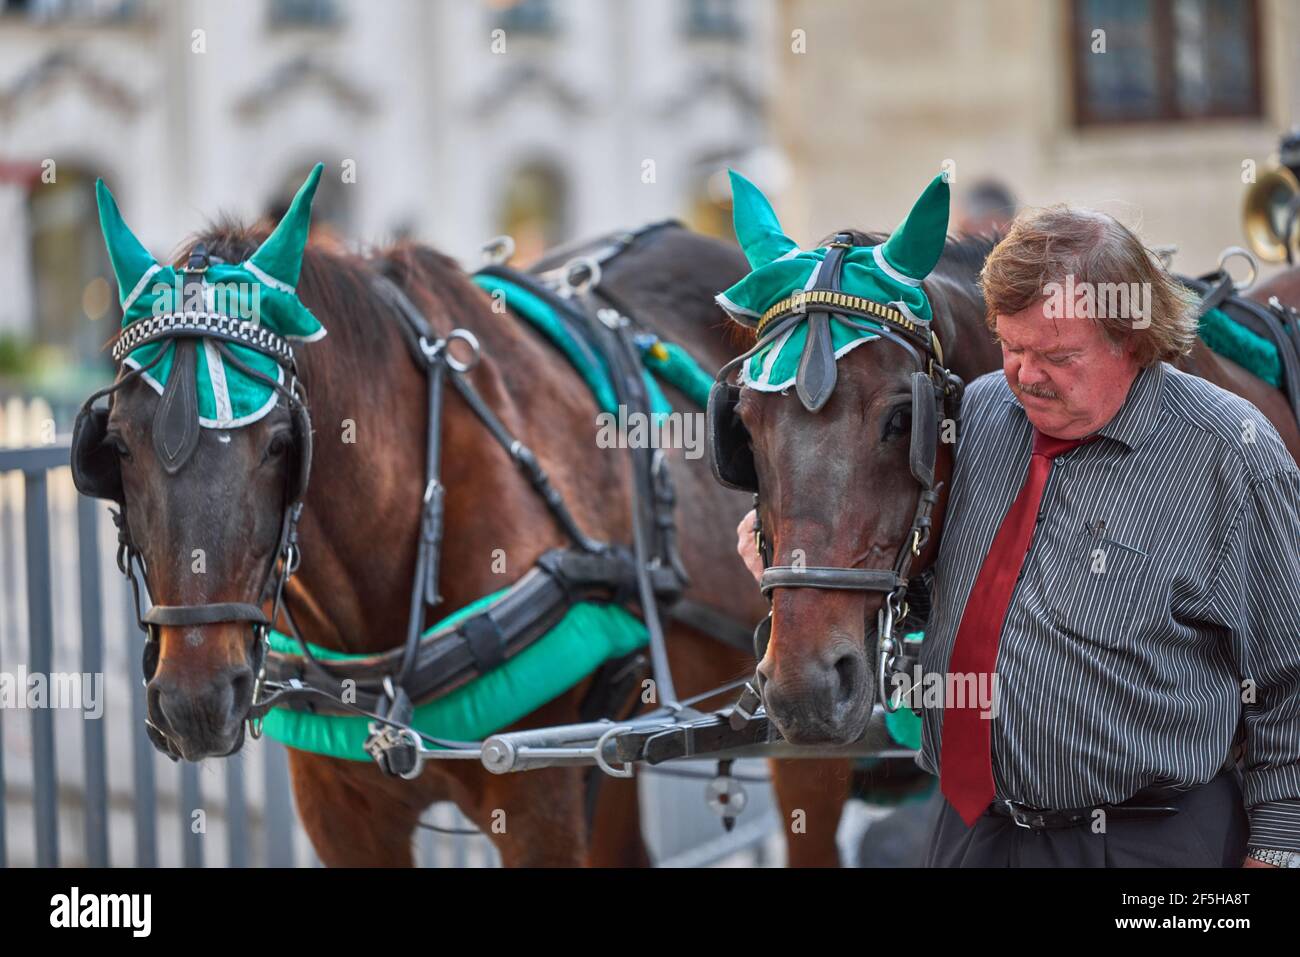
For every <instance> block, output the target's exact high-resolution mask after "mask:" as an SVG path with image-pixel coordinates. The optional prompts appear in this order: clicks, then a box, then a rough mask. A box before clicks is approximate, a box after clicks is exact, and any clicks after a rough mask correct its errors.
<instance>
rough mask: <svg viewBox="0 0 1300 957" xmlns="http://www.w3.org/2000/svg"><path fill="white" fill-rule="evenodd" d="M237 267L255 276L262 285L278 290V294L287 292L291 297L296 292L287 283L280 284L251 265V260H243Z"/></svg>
mask: <svg viewBox="0 0 1300 957" xmlns="http://www.w3.org/2000/svg"><path fill="white" fill-rule="evenodd" d="M239 265H240V266H242V267H243V268H244V269H247V270H248V271H249V272H251V273H252V274H253V275H254V276H256V277H257V281H258V282H260V283H262V284H263V285H266V286H270V287H271V288H272V289H278V290H280V292H287V293H288V294H289V295H291V296H292V295H294V294H295V293H296V292H297V290H296V289H294V287H293V286H290V285H289V284H288V283H283V282H280V280H278V279H276V278H275V277H274V276H272V275H271V274H270V273H268V272H266V271H265V270H262V269H259V268H258V267H257V266H256V265H254V264H253V261H252V260H251V259H245V260H244V261H243V262H242V263H240V264H239Z"/></svg>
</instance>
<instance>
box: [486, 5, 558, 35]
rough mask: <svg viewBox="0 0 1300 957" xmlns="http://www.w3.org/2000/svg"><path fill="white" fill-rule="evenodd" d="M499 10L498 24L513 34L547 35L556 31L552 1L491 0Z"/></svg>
mask: <svg viewBox="0 0 1300 957" xmlns="http://www.w3.org/2000/svg"><path fill="white" fill-rule="evenodd" d="M490 5H491V6H493V7H496V8H497V17H496V23H497V26H499V27H501V28H502V29H503V30H506V31H507V32H511V33H534V34H546V33H551V32H552V31H553V30H554V29H555V16H554V11H553V10H552V9H551V0H490Z"/></svg>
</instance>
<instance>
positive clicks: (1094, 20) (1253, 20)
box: [774, 0, 1300, 274]
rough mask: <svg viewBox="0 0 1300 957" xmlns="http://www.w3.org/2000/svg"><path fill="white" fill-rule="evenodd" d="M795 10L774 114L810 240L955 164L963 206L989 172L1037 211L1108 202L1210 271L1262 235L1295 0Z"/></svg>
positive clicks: (1295, 38)
mask: <svg viewBox="0 0 1300 957" xmlns="http://www.w3.org/2000/svg"><path fill="white" fill-rule="evenodd" d="M780 11H781V12H780V26H779V28H778V30H777V33H778V35H779V37H780V44H781V46H780V49H779V50H777V51H776V53H775V56H776V58H777V62H778V64H779V75H780V81H779V83H778V84H777V85H776V90H777V99H776V103H775V105H774V108H775V111H776V112H775V119H774V122H775V126H776V129H777V139H778V142H779V145H780V146H781V148H782V149H783V151H784V154H785V156H786V157H787V159H788V162H789V169H790V175H789V176H788V178H787V183H788V188H786V189H785V190H783V191H782V192H781V194H780V196H779V206H778V209H779V211H780V212H781V213H782V216H783V218H782V222H783V223H784V224H785V225H786V227H787V231H788V232H789V233H790V235H791V236H792V237H793V238H796V239H797V240H799V241H800V242H809V241H812V240H814V239H817V238H820V237H822V236H824V235H826V234H828V233H831V232H833V231H834V230H835V229H837V228H840V227H843V226H846V225H853V226H859V227H863V228H876V229H886V230H887V229H891V228H893V227H894V226H895V225H896V224H897V223H898V222H899V221H900V220H901V219H902V217H903V216H904V215H906V213H907V210H908V208H909V206H910V204H911V202H912V201H913V200H914V199H915V197H916V196H917V195H919V193H920V190H921V188H922V187H923V186H924V185H925V183H926V182H928V181H929V179H930V177H932V176H933V175H934V174H935V173H936V172H939V171H940V169H941V168H942V167H943V166H944V164H945V162H947V163H949V164H951V169H952V171H953V176H952V183H953V196H954V208H955V210H960V208H961V204H962V201H963V197H964V195H965V194H966V192H967V191H968V190H970V189H971V188H972V187H975V186H976V185H977V184H980V183H981V182H984V181H987V180H988V179H990V178H991V179H993V180H995V181H999V182H1001V183H1002V184H1004V185H1005V186H1006V187H1007V188H1008V189H1009V190H1010V192H1011V193H1012V194H1013V195H1014V196H1015V197H1016V199H1017V200H1018V201H1019V203H1021V204H1027V205H1047V204H1050V203H1055V202H1069V203H1072V204H1077V205H1083V206H1089V207H1094V208H1098V209H1102V210H1104V211H1106V212H1109V213H1111V214H1112V215H1114V216H1116V217H1117V218H1118V219H1120V221H1121V222H1124V223H1125V224H1126V225H1129V226H1131V227H1136V228H1137V229H1138V230H1139V232H1140V235H1141V236H1142V237H1143V239H1144V240H1145V241H1146V242H1147V243H1148V245H1160V244H1177V245H1178V246H1179V252H1178V254H1177V255H1176V256H1175V258H1174V261H1173V266H1174V268H1175V269H1176V270H1178V271H1181V272H1184V273H1188V274H1196V273H1200V272H1203V271H1208V270H1209V269H1212V268H1213V267H1214V265H1215V262H1216V260H1217V257H1218V255H1219V252H1220V251H1221V250H1222V249H1223V248H1224V247H1225V246H1227V245H1230V244H1244V239H1245V237H1244V234H1243V232H1242V226H1241V203H1242V197H1243V194H1244V191H1245V189H1246V186H1245V184H1244V183H1243V180H1242V174H1243V163H1245V162H1246V161H1248V160H1253V161H1254V162H1255V163H1256V164H1257V166H1258V168H1259V169H1261V170H1262V169H1263V168H1264V165H1265V164H1266V163H1267V162H1268V161H1269V159H1270V157H1271V156H1272V155H1274V154H1275V153H1276V152H1277V146H1278V138H1279V135H1280V134H1281V133H1282V132H1283V131H1285V130H1286V129H1288V128H1289V127H1291V126H1293V125H1295V124H1297V123H1300V3H1297V2H1296V0H981V2H969V0H925V2H922V3H899V2H896V0H782V2H781V5H780ZM1097 30H1101V31H1104V34H1103V35H1104V41H1105V48H1104V52H1102V51H1101V50H1100V49H1098V50H1096V52H1094V47H1095V44H1096V41H1097V39H1098V35H1096V34H1094V31H1097ZM798 31H802V35H801V34H799V33H798ZM800 36H802V39H803V44H804V48H805V50H806V52H803V53H798V52H795V51H794V49H792V46H793V45H795V44H797V43H798V42H799V40H800ZM955 220H956V217H954V223H955ZM1234 274H1236V270H1235V269H1234Z"/></svg>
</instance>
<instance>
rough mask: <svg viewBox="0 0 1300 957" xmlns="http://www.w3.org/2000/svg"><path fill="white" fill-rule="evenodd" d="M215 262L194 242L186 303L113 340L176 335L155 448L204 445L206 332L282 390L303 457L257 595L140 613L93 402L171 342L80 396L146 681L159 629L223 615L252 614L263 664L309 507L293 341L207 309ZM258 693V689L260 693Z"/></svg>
mask: <svg viewBox="0 0 1300 957" xmlns="http://www.w3.org/2000/svg"><path fill="white" fill-rule="evenodd" d="M209 262H210V260H209V257H208V254H207V250H206V248H205V247H204V246H203V244H201V243H200V244H199V245H197V246H195V247H194V250H193V251H192V252H191V253H190V256H189V259H188V261H187V263H186V265H185V267H184V269H183V271H182V274H183V277H184V281H183V287H182V288H183V296H182V306H181V311H178V312H170V313H165V314H162V315H158V316H153V317H150V318H147V319H142V320H138V321H137V322H134V323H132V324H131V325H129V326H127V327H126V329H124V330H123V331H122V333H121V334H119V336H118V339H117V340H116V341H115V343H114V345H113V358H114V359H116V360H117V361H119V362H120V361H122V360H123V359H125V358H126V356H127V355H128V354H129V353H130V352H132V351H133V350H135V349H138V348H139V347H140V346H143V345H147V344H149V343H152V342H162V341H166V340H173V341H174V343H175V345H174V346H173V349H172V351H173V352H174V358H173V362H172V366H171V374H170V375H169V376H168V379H167V385H166V387H165V388H164V390H163V394H162V397H161V399H160V400H159V403H158V408H157V411H156V412H155V416H154V423H153V441H154V448H155V452H156V453H157V455H158V458H159V460H160V461H161V462H162V464H163V467H164V469H165V470H166V471H167V472H168V473H169V474H174V473H176V472H177V471H179V470H180V468H181V467H182V466H183V465H184V464H185V463H186V461H188V459H189V458H190V456H191V455H192V454H193V451H194V449H195V448H196V447H197V446H198V440H199V429H200V423H199V420H198V408H197V393H196V391H195V388H196V385H195V371H194V370H195V362H196V358H195V350H196V349H197V348H198V346H199V344H200V342H201V341H202V340H208V341H211V342H213V343H214V344H215V345H216V348H217V350H218V352H219V353H220V354H221V356H222V358H224V359H225V360H226V361H227V362H229V363H230V364H231V365H232V366H233V367H235V368H236V369H238V370H239V371H240V372H242V373H243V374H245V375H247V376H249V377H250V378H252V379H255V380H257V381H259V382H261V383H263V384H265V385H267V386H268V387H270V388H271V389H272V390H274V391H275V392H276V393H278V394H279V395H281V396H283V397H284V399H285V400H286V402H287V404H288V406H289V409H290V413H291V415H292V418H293V422H294V445H295V455H296V457H297V461H296V462H295V463H293V464H291V466H290V470H289V473H288V476H287V478H286V492H285V502H284V507H283V512H282V517H281V521H280V536H279V541H278V544H277V547H276V550H275V553H274V554H273V555H272V558H271V565H270V567H269V568H268V569H267V572H266V575H265V577H264V578H263V581H262V587H261V590H260V591H259V594H258V599H257V602H258V603H257V604H252V603H249V602H209V603H205V604H199V605H152V606H151V607H150V609H149V610H148V611H147V612H145V613H143V614H141V610H140V609H141V600H140V599H141V596H140V585H141V581H143V583H144V588H145V592H146V594H149V593H150V588H149V581H148V569H147V566H146V565H145V562H144V559H143V556H142V554H141V552H140V549H139V547H138V546H137V545H136V544H135V542H134V541H133V540H132V538H131V532H130V526H129V524H128V523H127V516H126V497H125V494H124V492H123V489H122V482H121V473H120V471H119V465H118V462H117V459H116V453H115V452H114V451H113V450H111V449H106V448H104V443H105V438H106V431H107V423H108V413H109V410H108V409H96V408H94V403H95V402H96V401H97V400H98V399H100V398H101V397H104V396H111V395H113V394H114V393H116V392H117V391H118V390H119V389H121V388H123V387H124V386H126V385H127V384H128V383H129V382H131V381H132V380H133V379H136V378H138V377H140V376H142V375H143V374H144V373H145V372H147V371H149V369H151V368H153V367H154V366H155V365H157V364H158V363H159V362H160V361H161V360H162V358H163V356H165V355H166V354H167V353H168V351H169V350H168V349H165V348H163V349H159V350H158V354H157V355H156V356H155V357H154V358H153V360H151V361H150V362H148V363H146V364H144V365H141V366H138V367H136V368H134V369H132V370H131V371H130V372H128V373H126V374H125V375H123V376H121V377H120V378H119V379H117V381H115V382H114V383H113V384H112V385H111V386H109V387H107V388H105V389H100V390H99V391H98V392H95V393H94V394H93V395H91V396H90V397H89V398H88V399H87V400H86V401H85V403H84V404H83V405H82V407H81V410H80V411H79V412H78V414H77V420H76V424H75V425H74V427H73V434H72V453H71V464H72V476H73V481H74V484H75V485H76V486H77V489H78V491H80V492H81V493H82V494H84V495H89V496H91V497H95V498H106V499H110V500H112V501H113V502H115V503H116V506H117V507H116V509H115V510H114V511H113V522H114V524H115V525H116V526H117V532H118V550H117V566H118V569H119V570H120V571H121V572H122V574H123V575H125V576H126V578H127V579H128V581H129V582H130V583H131V593H132V599H133V601H134V604H135V615H136V621H137V623H138V624H139V625H140V628H141V630H143V631H144V633H145V636H146V641H145V650H144V660H143V667H144V677H145V681H146V682H148V681H149V680H150V679H151V678H152V677H153V674H154V672H155V671H156V669H157V666H158V657H159V631H158V629H160V628H164V627H185V626H191V625H212V624H217V623H223V622H246V623H248V624H249V625H251V626H252V632H253V660H252V663H251V667H252V670H253V673H254V674H255V675H258V674H260V673H261V671H262V664H263V662H264V661H265V659H266V653H267V649H268V641H269V632H270V629H271V627H272V623H273V622H274V621H275V618H276V615H277V613H278V611H279V608H280V605H281V601H282V598H283V593H284V586H285V583H286V582H287V581H288V580H289V578H290V577H291V576H292V575H293V573H294V572H295V571H296V570H297V568H298V566H299V564H300V561H301V552H300V550H299V545H298V519H299V516H300V515H301V514H302V498H303V496H304V494H305V492H306V484H307V477H308V475H309V473H310V469H311V420H310V418H309V416H308V414H307V406H306V402H305V400H304V398H303V397H302V395H300V390H301V381H300V380H299V378H298V373H297V364H296V359H295V357H294V352H293V347H292V346H291V345H290V344H289V343H288V341H287V340H285V339H284V338H283V337H281V336H279V335H277V334H276V333H274V332H272V331H271V330H270V329H267V328H266V327H265V326H260V325H257V324H254V323H250V322H244V321H241V320H238V319H233V318H231V317H229V316H225V315H219V314H216V313H210V312H207V311H206V310H205V309H204V308H203V307H202V305H201V303H202V302H203V281H204V273H205V272H206V271H207V268H208V265H209ZM231 343H234V344H238V345H241V346H244V347H246V348H249V349H252V350H254V351H256V352H258V353H260V354H262V355H265V356H268V357H270V358H271V359H273V360H275V362H276V363H277V364H278V365H279V366H280V367H281V368H282V369H283V370H284V372H285V375H286V378H287V380H288V382H289V385H288V386H285V385H284V384H282V383H280V382H277V381H276V380H275V379H272V378H270V377H269V376H266V375H264V374H263V373H261V372H259V371H258V370H256V369H253V368H251V367H249V366H248V365H247V364H246V363H245V362H242V361H241V360H240V359H239V357H238V356H236V355H235V354H234V353H233V352H232V351H231V350H230V348H229V344H231ZM277 566H278V567H277ZM137 569H138V571H137ZM268 598H273V599H274V602H273V605H272V611H271V616H270V617H269V618H268V617H267V616H266V614H265V613H264V612H263V611H262V608H261V603H263V602H265V601H266V600H267V599H268ZM256 695H257V692H256V691H255V692H254V697H256ZM145 723H146V725H147V726H148V731H149V736H150V738H151V739H152V740H153V741H154V743H155V744H156V745H158V746H159V747H160V748H162V750H164V751H167V752H168V753H171V752H172V749H171V748H170V747H169V746H168V745H167V743H166V740H165V738H163V736H162V734H161V732H160V731H159V729H158V728H157V727H155V726H154V725H153V724H152V723H151V722H150V721H149V718H148V716H147V715H146V717H145Z"/></svg>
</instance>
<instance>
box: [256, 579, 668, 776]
mask: <svg viewBox="0 0 1300 957" xmlns="http://www.w3.org/2000/svg"><path fill="white" fill-rule="evenodd" d="M502 594H504V590H503V591H499V592H496V593H494V594H492V595H488V596H487V597H485V598H480V599H479V600H478V601H476V602H473V603H472V604H469V605H466V606H465V607H464V608H462V609H460V610H459V611H457V612H456V613H455V614H453V615H450V616H449V617H447V618H445V619H444V620H442V621H440V622H439V623H438V624H437V625H435V626H434V627H433V628H432V629H430V631H437V630H439V629H446V628H449V627H451V626H454V625H455V624H456V623H457V622H459V621H461V620H462V619H464V618H465V617H467V616H468V615H471V614H473V613H474V612H476V611H479V610H481V609H482V608H484V607H486V606H487V605H490V604H491V603H492V602H494V601H495V600H497V599H498V598H499V597H500V596H501V595H502ZM426 634H428V632H426ZM270 640H271V647H272V648H274V649H275V650H276V651H279V652H282V653H284V654H294V653H295V652H296V651H297V650H298V643H297V642H296V641H295V640H293V639H292V638H289V637H287V636H285V635H282V634H280V633H278V632H272V633H271V639H270ZM646 642H647V636H646V630H645V625H644V624H643V623H642V622H641V621H640V620H639V619H638V618H636V617H635V616H634V615H632V614H631V613H630V612H628V611H627V610H625V609H624V608H622V607H620V606H618V605H610V604H603V603H597V602H582V603H580V604H577V605H574V606H573V607H572V608H571V609H569V612H568V614H566V615H565V616H564V618H563V619H561V620H560V623H559V624H557V625H556V626H555V627H554V628H552V629H551V630H550V631H549V632H547V633H546V634H545V635H544V636H543V637H542V638H541V639H539V640H538V641H537V642H535V643H534V644H532V645H529V646H528V647H527V648H525V649H524V650H523V651H521V652H520V653H519V654H517V655H515V656H514V657H513V658H511V659H510V660H508V661H506V662H505V664H503V665H501V666H500V667H499V668H496V669H494V670H492V671H490V672H488V673H487V674H486V675H483V676H482V677H480V678H478V679H476V680H475V681H472V682H470V683H469V684H467V685H464V686H462V687H460V688H457V689H456V690H455V691H452V692H451V693H450V694H447V695H445V696H443V697H441V698H438V699H436V700H434V701H430V702H428V703H427V704H423V705H419V706H418V707H416V709H415V716H414V717H413V719H412V721H411V725H412V726H413V727H415V728H416V729H418V730H420V731H423V732H424V733H425V734H429V735H433V736H434V737H439V738H449V739H452V740H461V741H477V740H480V739H482V738H485V737H487V736H488V735H490V734H493V733H494V732H496V731H499V730H501V729H502V728H504V727H507V726H509V725H511V724H513V723H514V722H516V721H518V720H520V719H521V718H523V717H524V716H525V715H528V714H531V713H532V712H533V711H536V710H537V709H538V708H540V707H541V706H542V705H544V704H546V703H547V702H548V701H552V700H554V699H555V698H557V697H559V696H560V695H562V694H563V693H564V692H566V691H568V690H569V689H570V688H572V687H574V686H575V685H576V684H578V682H580V681H582V680H583V679H584V678H585V677H587V675H589V674H591V673H592V672H593V671H595V670H596V669H597V668H599V667H600V666H601V665H602V664H603V663H605V662H606V661H609V660H610V659H613V658H618V657H621V656H623V655H626V654H629V653H631V652H633V651H636V650H637V649H638V648H641V647H644V646H645V644H646ZM308 647H309V648H310V649H311V652H312V654H314V655H316V656H318V657H320V658H321V659H323V660H335V661H337V660H341V659H346V658H355V657H358V656H356V655H347V654H342V653H340V652H337V651H329V650H327V649H324V648H318V647H316V646H314V645H308ZM369 724H370V719H369V718H366V717H363V716H351V715H348V716H338V715H317V714H307V713H305V712H301V711H290V710H288V709H286V708H276V709H275V710H273V711H271V712H270V713H269V714H268V715H267V716H266V720H265V722H264V724H263V729H264V731H265V733H266V735H267V737H270V738H273V739H274V740H276V741H279V742H281V743H282V744H284V745H286V746H287V747H291V748H297V749H298V750H300V751H310V752H312V753H314V754H324V755H329V756H330V757H335V758H344V759H347V760H350V761H369V760H370V756H369V755H368V754H366V752H365V749H364V747H363V745H364V743H365V740H366V738H367V736H368V735H369V733H370V731H369Z"/></svg>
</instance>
